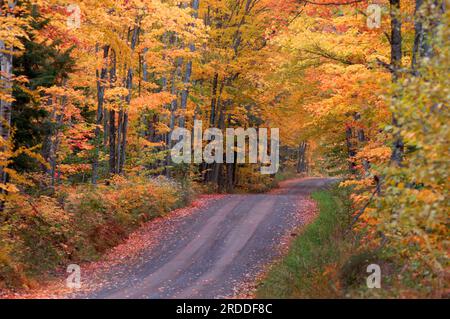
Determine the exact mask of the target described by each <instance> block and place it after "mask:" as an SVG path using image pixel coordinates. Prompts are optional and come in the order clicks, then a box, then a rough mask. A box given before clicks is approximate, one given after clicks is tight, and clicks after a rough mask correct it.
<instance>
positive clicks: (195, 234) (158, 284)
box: [75, 178, 334, 298]
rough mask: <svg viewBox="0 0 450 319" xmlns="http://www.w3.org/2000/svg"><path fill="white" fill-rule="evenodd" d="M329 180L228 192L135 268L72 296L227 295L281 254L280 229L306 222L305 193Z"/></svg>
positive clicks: (123, 267)
mask: <svg viewBox="0 0 450 319" xmlns="http://www.w3.org/2000/svg"><path fill="white" fill-rule="evenodd" d="M333 181H334V180H332V179H322V178H307V179H297V180H293V181H289V182H287V183H285V184H284V186H283V187H282V188H281V189H278V190H276V191H275V192H272V193H269V194H256V195H227V196H225V197H223V198H221V199H219V200H217V201H214V202H213V203H211V205H209V206H207V207H203V208H199V211H198V212H196V213H195V214H189V215H187V216H184V217H183V218H179V219H176V220H174V221H173V222H171V225H168V226H167V231H164V230H163V231H162V236H161V238H159V239H158V243H157V245H156V246H155V247H152V248H151V249H148V251H144V253H143V254H141V257H140V259H139V260H140V261H141V262H139V263H135V262H131V261H127V260H125V261H123V262H121V263H120V264H118V265H117V266H115V267H113V268H112V269H110V270H109V271H108V273H107V274H105V278H106V279H105V282H106V284H103V285H102V286H101V287H99V288H98V289H96V290H94V291H91V292H89V293H85V294H81V295H80V294H78V295H76V296H75V297H77V298H220V297H229V296H232V295H233V294H234V293H235V291H236V288H237V287H238V286H239V284H240V283H242V282H244V281H247V280H249V279H252V277H254V276H255V274H256V273H258V271H260V270H261V269H262V267H264V266H265V265H267V264H268V263H270V262H271V261H273V259H274V258H276V257H277V254H278V253H279V247H278V246H279V244H280V240H281V238H282V237H283V236H284V235H285V234H286V231H289V230H291V229H294V228H295V227H296V226H299V225H301V224H302V223H304V219H303V218H302V216H303V215H305V214H307V213H308V212H307V210H310V209H311V205H308V203H311V201H310V200H309V194H310V193H311V192H312V191H314V190H317V189H319V188H323V187H325V186H327V185H329V184H330V183H332V182H333Z"/></svg>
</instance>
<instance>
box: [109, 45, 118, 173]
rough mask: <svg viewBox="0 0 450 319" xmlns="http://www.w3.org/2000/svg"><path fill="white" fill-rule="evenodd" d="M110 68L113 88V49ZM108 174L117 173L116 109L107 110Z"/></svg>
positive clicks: (114, 57)
mask: <svg viewBox="0 0 450 319" xmlns="http://www.w3.org/2000/svg"><path fill="white" fill-rule="evenodd" d="M111 55H112V56H111V68H110V70H109V80H110V87H111V88H113V87H114V86H115V83H116V53H115V51H114V50H113V51H112V54H111ZM109 174H110V175H114V174H117V168H116V111H115V110H114V109H110V110H109Z"/></svg>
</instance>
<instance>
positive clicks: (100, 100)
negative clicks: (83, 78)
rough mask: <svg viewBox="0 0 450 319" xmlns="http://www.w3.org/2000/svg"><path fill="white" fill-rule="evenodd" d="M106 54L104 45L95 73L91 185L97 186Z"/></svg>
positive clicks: (106, 65) (106, 50) (106, 48)
mask: <svg viewBox="0 0 450 319" xmlns="http://www.w3.org/2000/svg"><path fill="white" fill-rule="evenodd" d="M108 54H109V46H107V45H105V46H104V47H103V64H102V69H101V71H100V72H99V71H98V70H97V71H96V73H97V119H96V127H95V140H94V143H95V151H94V160H93V163H92V184H94V185H95V184H97V178H98V158H99V153H100V147H101V130H100V125H102V121H103V112H104V108H103V104H104V96H105V80H106V75H107V72H108Z"/></svg>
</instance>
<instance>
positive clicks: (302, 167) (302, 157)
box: [297, 141, 308, 174]
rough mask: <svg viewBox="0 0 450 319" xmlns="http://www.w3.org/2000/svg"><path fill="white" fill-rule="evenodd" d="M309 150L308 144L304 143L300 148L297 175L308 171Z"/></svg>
mask: <svg viewBox="0 0 450 319" xmlns="http://www.w3.org/2000/svg"><path fill="white" fill-rule="evenodd" d="M307 148H308V143H307V142H305V141H303V142H301V143H300V145H299V147H298V162H297V173H301V174H302V173H306V172H307V171H308V167H307V158H306V150H307Z"/></svg>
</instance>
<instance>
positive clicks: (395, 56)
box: [389, 0, 404, 166]
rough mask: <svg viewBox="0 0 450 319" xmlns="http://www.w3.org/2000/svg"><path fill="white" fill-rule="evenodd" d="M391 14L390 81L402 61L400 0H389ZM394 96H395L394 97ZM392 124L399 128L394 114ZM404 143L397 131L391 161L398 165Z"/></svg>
mask: <svg viewBox="0 0 450 319" xmlns="http://www.w3.org/2000/svg"><path fill="white" fill-rule="evenodd" d="M389 3H390V15H391V66H392V68H393V72H392V81H393V82H397V81H398V75H399V72H398V70H399V69H400V67H401V63H402V30H401V29H402V22H401V15H400V0H389ZM394 98H395V97H394ZM392 124H393V126H394V127H396V128H399V127H400V124H399V122H398V118H397V117H396V115H395V114H393V115H392ZM403 153H404V143H403V138H402V136H401V135H400V133H399V132H396V133H395V134H394V142H393V145H392V155H391V163H393V164H394V165H396V166H400V165H401V163H402V160H403Z"/></svg>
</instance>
